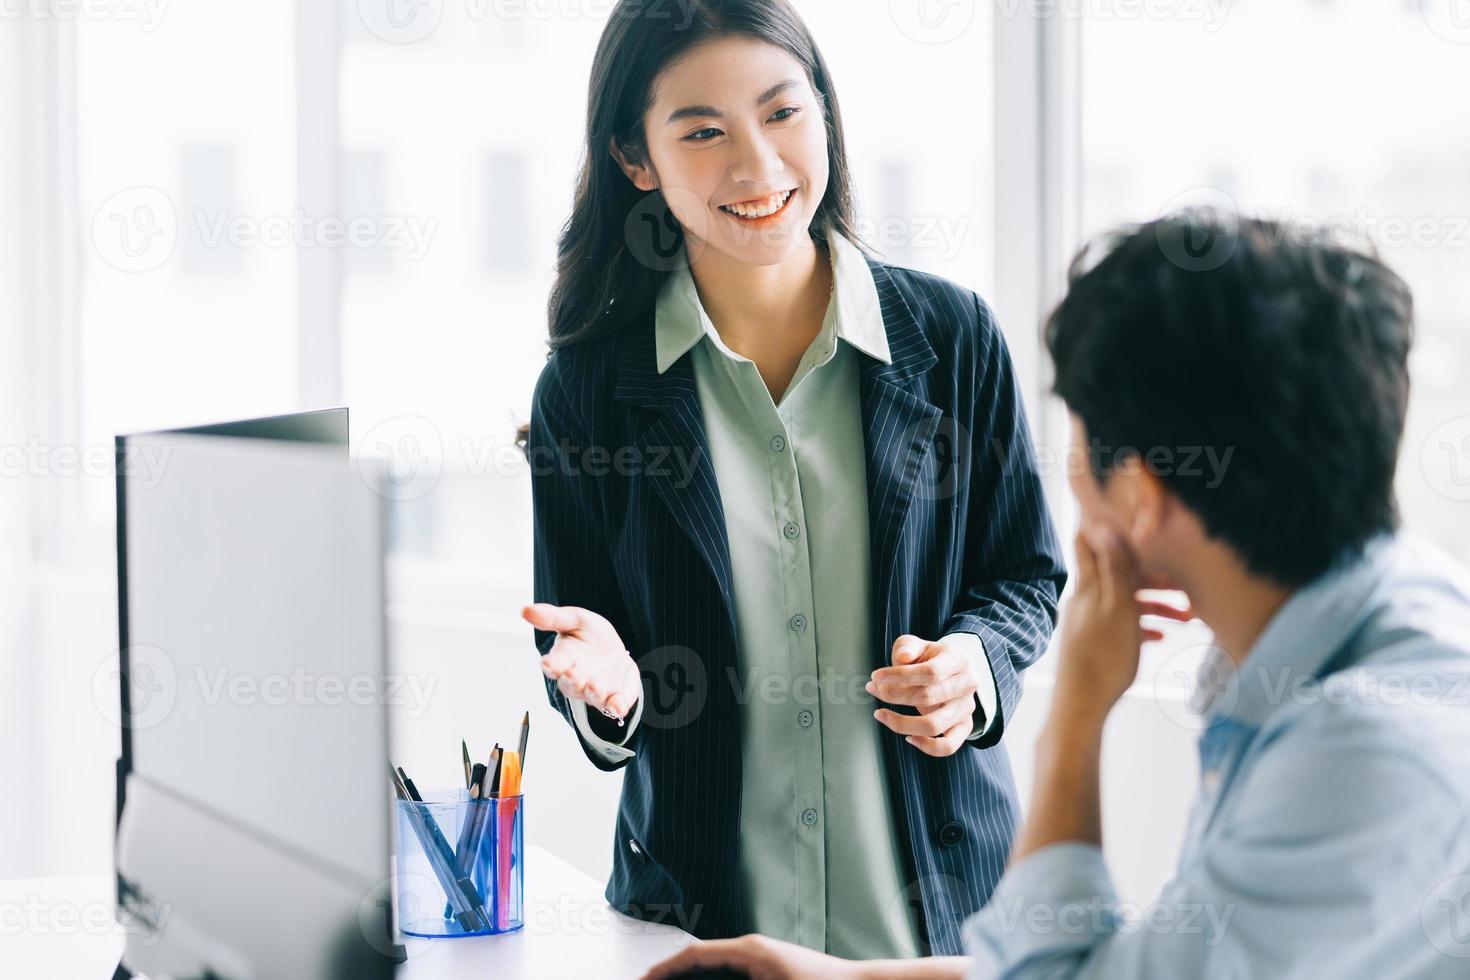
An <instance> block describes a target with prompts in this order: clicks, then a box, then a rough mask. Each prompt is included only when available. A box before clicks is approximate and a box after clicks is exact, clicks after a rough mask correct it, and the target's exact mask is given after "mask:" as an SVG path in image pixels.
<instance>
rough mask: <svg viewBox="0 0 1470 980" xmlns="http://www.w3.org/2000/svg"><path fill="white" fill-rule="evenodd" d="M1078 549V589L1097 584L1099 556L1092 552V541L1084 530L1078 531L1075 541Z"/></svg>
mask: <svg viewBox="0 0 1470 980" xmlns="http://www.w3.org/2000/svg"><path fill="white" fill-rule="evenodd" d="M1074 544H1075V547H1076V551H1077V591H1079V592H1080V591H1082V590H1083V589H1086V588H1091V587H1093V586H1095V585H1096V584H1097V558H1096V557H1095V556H1094V555H1093V553H1092V543H1091V542H1090V541H1088V540H1087V535H1086V534H1084V533H1083V532H1082V531H1080V530H1079V531H1078V532H1077V538H1076V541H1075V542H1074Z"/></svg>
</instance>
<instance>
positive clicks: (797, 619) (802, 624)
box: [791, 613, 806, 633]
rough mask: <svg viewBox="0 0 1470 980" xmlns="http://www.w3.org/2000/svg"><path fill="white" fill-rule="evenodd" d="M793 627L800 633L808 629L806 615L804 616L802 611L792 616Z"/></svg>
mask: <svg viewBox="0 0 1470 980" xmlns="http://www.w3.org/2000/svg"><path fill="white" fill-rule="evenodd" d="M791 628H792V629H794V630H796V632H798V633H800V632H802V631H804V630H805V629H806V617H805V616H803V615H802V614H801V613H797V614H796V615H795V616H792V617H791Z"/></svg>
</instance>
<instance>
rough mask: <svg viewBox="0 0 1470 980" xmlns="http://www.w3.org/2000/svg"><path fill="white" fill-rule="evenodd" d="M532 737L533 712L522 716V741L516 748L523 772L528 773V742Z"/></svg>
mask: <svg viewBox="0 0 1470 980" xmlns="http://www.w3.org/2000/svg"><path fill="white" fill-rule="evenodd" d="M530 737H531V712H529V711H527V712H526V713H525V714H523V715H521V741H520V744H519V745H517V746H516V755H517V756H518V757H519V758H520V760H521V772H525V771H526V742H527V740H528V739H530Z"/></svg>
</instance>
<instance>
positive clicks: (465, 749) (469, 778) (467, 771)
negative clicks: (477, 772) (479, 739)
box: [459, 739, 474, 789]
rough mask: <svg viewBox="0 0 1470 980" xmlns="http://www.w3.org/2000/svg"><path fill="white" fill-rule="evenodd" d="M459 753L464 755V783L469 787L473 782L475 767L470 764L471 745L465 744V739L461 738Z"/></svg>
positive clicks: (466, 787)
mask: <svg viewBox="0 0 1470 980" xmlns="http://www.w3.org/2000/svg"><path fill="white" fill-rule="evenodd" d="M459 753H460V755H462V756H464V785H465V789H469V788H470V785H471V783H472V782H473V773H474V769H472V768H471V766H470V747H469V746H468V745H466V744H464V739H460V740H459Z"/></svg>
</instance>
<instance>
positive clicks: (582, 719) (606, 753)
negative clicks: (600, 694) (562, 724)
mask: <svg viewBox="0 0 1470 980" xmlns="http://www.w3.org/2000/svg"><path fill="white" fill-rule="evenodd" d="M568 706H569V707H570V708H571V711H572V724H573V725H575V726H576V727H577V734H579V735H581V736H582V740H583V741H584V742H586V743H587V748H588V749H589V750H590V751H592V752H595V753H597V754H598V755H599V756H601V757H602V758H603V759H604V760H606V761H607V762H622V761H623V760H624V759H631V758H633V756H634V755H636V754H637V753H635V752H634V751H633V750H632V749H630V748H628V747H627V745H628V743H629V742H631V741H632V740H633V732H634V731H636V730H637V728H638V722H639V721H640V720H642V718H643V699H642V698H639V699H638V704H637V705H636V706H634V708H633V713H632V714H631V715H630V716H629V717H628V721H627V725H626V726H625V730H624V733H623V738H622V740H621V741H618V742H611V741H609V740H607V739H605V738H603V737H602V736H601V735H599V734H598V733H597V732H596V731H595V730H594V729H593V727H592V722H591V720H590V719H589V718H588V717H587V702H586V701H575V700H573V701H569V702H568Z"/></svg>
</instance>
